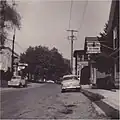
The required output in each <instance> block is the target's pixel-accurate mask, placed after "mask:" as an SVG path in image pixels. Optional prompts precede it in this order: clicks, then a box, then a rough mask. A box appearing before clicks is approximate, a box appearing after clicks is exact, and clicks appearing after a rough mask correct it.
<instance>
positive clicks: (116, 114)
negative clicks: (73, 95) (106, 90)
mask: <svg viewBox="0 0 120 120" xmlns="http://www.w3.org/2000/svg"><path fill="white" fill-rule="evenodd" d="M81 92H82V93H83V94H84V95H85V96H87V97H88V98H89V99H90V100H91V101H92V102H93V104H96V106H98V107H99V108H100V109H101V110H99V112H100V111H101V114H103V115H106V116H108V117H110V118H112V119H119V118H120V110H119V109H116V107H113V106H111V104H110V103H109V102H108V101H107V100H106V99H105V97H104V96H102V95H100V94H98V93H93V92H90V91H88V90H85V89H81ZM99 114H100V113H99Z"/></svg>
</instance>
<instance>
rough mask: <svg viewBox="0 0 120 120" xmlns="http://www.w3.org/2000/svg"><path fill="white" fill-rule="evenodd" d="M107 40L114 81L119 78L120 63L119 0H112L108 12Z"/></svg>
mask: <svg viewBox="0 0 120 120" xmlns="http://www.w3.org/2000/svg"><path fill="white" fill-rule="evenodd" d="M107 37H108V39H107V42H108V46H109V47H111V48H112V49H113V50H112V51H111V53H110V54H109V56H110V57H112V58H113V59H114V66H113V76H114V80H115V82H117V81H119V80H120V78H119V77H120V71H119V67H120V63H119V57H120V56H119V51H120V40H119V0H112V3H111V9H110V14H109V21H108V29H107Z"/></svg>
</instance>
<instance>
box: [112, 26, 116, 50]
mask: <svg viewBox="0 0 120 120" xmlns="http://www.w3.org/2000/svg"><path fill="white" fill-rule="evenodd" d="M116 48H117V27H115V28H114V29H113V49H116Z"/></svg>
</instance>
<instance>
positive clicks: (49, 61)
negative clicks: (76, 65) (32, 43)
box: [21, 46, 70, 80]
mask: <svg viewBox="0 0 120 120" xmlns="http://www.w3.org/2000/svg"><path fill="white" fill-rule="evenodd" d="M21 62H25V63H28V70H29V73H30V74H34V76H35V77H36V78H37V79H38V78H41V79H43V78H46V79H53V80H58V79H59V78H60V77H62V76H63V75H64V74H67V73H68V74H69V73H70V61H69V60H67V59H65V58H63V56H62V55H61V54H60V53H59V52H58V50H57V49H56V48H52V49H51V50H49V49H48V48H47V47H45V46H36V47H29V48H28V49H27V50H26V52H25V53H23V54H21Z"/></svg>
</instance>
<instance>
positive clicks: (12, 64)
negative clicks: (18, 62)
mask: <svg viewBox="0 0 120 120" xmlns="http://www.w3.org/2000/svg"><path fill="white" fill-rule="evenodd" d="M14 44H15V28H14V34H13V42H12V63H11V66H12V75H13V72H14Z"/></svg>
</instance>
